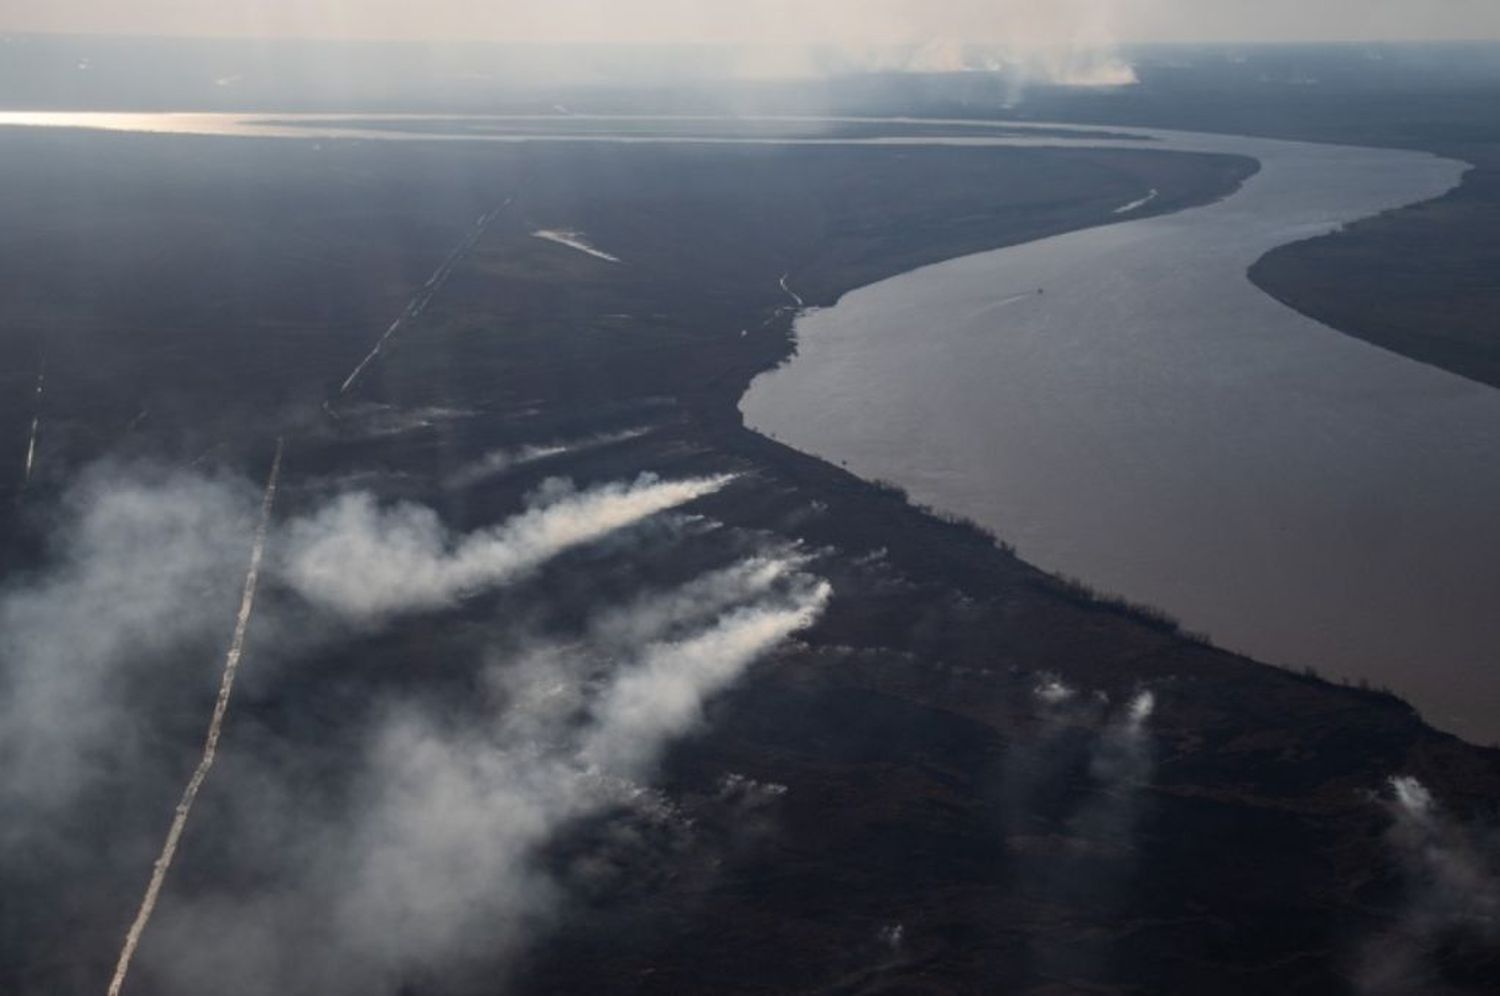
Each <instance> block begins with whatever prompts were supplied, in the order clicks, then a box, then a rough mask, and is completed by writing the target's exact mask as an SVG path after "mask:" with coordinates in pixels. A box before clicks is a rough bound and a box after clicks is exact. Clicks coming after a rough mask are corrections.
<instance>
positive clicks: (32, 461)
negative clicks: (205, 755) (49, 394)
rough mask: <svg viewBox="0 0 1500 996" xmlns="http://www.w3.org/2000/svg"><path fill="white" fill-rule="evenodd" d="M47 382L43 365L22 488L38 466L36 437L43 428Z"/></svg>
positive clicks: (29, 481)
mask: <svg viewBox="0 0 1500 996" xmlns="http://www.w3.org/2000/svg"><path fill="white" fill-rule="evenodd" d="M46 383H47V369H46V367H43V368H42V369H41V370H40V371H38V373H37V375H36V408H35V410H34V411H33V413H32V416H31V435H30V436H28V437H27V439H26V467H25V470H24V471H23V472H22V474H21V488H22V490H25V488H26V486H27V485H28V484H30V483H31V472H32V468H33V467H35V466H36V437H37V434H38V433H40V432H41V430H42V389H43V387H44V386H45V385H46Z"/></svg>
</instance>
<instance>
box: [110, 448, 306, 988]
mask: <svg viewBox="0 0 1500 996" xmlns="http://www.w3.org/2000/svg"><path fill="white" fill-rule="evenodd" d="M282 449H283V441H282V440H279V439H278V440H277V441H276V456H275V458H274V459H273V460H272V461H271V474H270V477H269V478H268V479H267V480H266V492H265V497H264V498H263V499H262V500H261V506H260V522H259V524H258V525H257V526H256V529H255V543H254V545H253V547H252V548H251V551H250V567H249V570H247V571H246V572H245V588H244V593H243V594H242V595H241V596H240V611H239V615H238V616H236V618H235V623H234V637H233V638H232V639H231V640H230V642H229V652H228V653H227V654H225V655H224V672H223V676H222V677H221V678H220V679H219V697H218V699H217V700H216V701H215V702H214V712H213V718H212V719H211V720H210V721H209V724H208V735H207V737H206V738H205V739H204V741H203V756H202V757H201V758H199V760H198V767H197V768H196V769H194V771H193V776H192V778H190V779H188V783H187V787H186V788H184V789H183V791H182V799H181V800H180V801H179V802H178V803H177V810H176V812H175V814H174V815H173V817H172V826H171V828H170V829H169V830H168V831H167V839H166V841H165V842H164V843H163V844H162V848H161V855H160V856H159V857H158V858H157V859H156V864H155V865H154V866H153V867H152V869H151V881H150V882H149V883H148V884H147V886H146V894H145V896H143V897H142V898H141V908H140V910H139V911H138V912H137V913H136V915H135V920H134V922H132V923H131V925H130V930H129V931H128V932H127V933H126V935H125V943H124V945H123V946H122V947H121V949H120V959H119V961H118V962H117V963H116V964H115V974H114V977H113V978H112V979H111V980H110V983H109V996H120V991H121V990H122V989H123V988H124V986H125V976H126V974H127V973H128V972H129V971H130V962H131V959H132V958H133V957H134V956H135V950H136V948H137V947H138V946H139V945H140V943H141V934H142V933H144V932H145V930H146V925H147V924H149V923H150V922H151V914H152V913H153V912H154V911H155V910H156V900H157V898H158V897H159V896H160V895H161V887H162V883H163V882H165V881H166V878H167V872H168V871H169V870H170V869H171V867H172V858H173V857H174V856H175V855H176V854H177V845H178V843H179V842H180V841H181V840H182V833H183V830H185V829H186V828H187V821H188V814H189V813H191V812H192V809H193V802H194V800H196V799H197V798H198V791H199V789H201V788H202V787H203V782H204V780H205V779H207V778H208V772H209V769H210V768H212V767H213V764H214V756H215V755H216V754H217V753H218V748H219V734H220V732H221V731H222V730H223V727H224V716H225V714H226V713H228V711H229V696H230V693H231V692H233V691H234V679H235V675H236V673H237V672H238V671H239V666H240V657H241V656H242V655H243V654H244V651H245V634H246V632H247V631H248V630H249V628H250V613H251V610H252V609H254V607H255V589H256V586H257V584H258V583H259V581H260V565H261V561H262V560H263V559H264V557H265V552H266V535H267V533H269V532H270V528H271V509H272V507H273V506H274V505H275V503H276V482H277V480H278V479H279V478H280V477H281V454H282Z"/></svg>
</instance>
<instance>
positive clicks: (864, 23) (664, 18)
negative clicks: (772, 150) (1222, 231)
mask: <svg viewBox="0 0 1500 996" xmlns="http://www.w3.org/2000/svg"><path fill="white" fill-rule="evenodd" d="M0 31H4V32H59V33H76V34H145V35H186V36H228V37H253V38H266V37H272V38H334V39H356V38H359V39H407V40H413V41H438V40H448V39H472V40H495V41H549V42H625V43H640V42H648V43H649V42H665V43H682V42H710V43H747V42H748V43H792V44H800V43H833V44H849V45H884V44H923V43H928V42H931V41H934V40H964V41H973V42H994V43H1012V44H1014V43H1031V44H1044V43H1057V44H1068V45H1078V44H1101V45H1110V44H1118V43H1131V42H1151V41H1168V42H1171V41H1179V42H1180V41H1225V42H1253V41H1346V40H1347V41H1371V40H1396V41H1399V40H1421V39H1500V0H734V2H729V0H421V2H415V3H414V2H412V0H131V2H130V3H122V2H120V0H48V2H46V3H34V2H26V0H0Z"/></svg>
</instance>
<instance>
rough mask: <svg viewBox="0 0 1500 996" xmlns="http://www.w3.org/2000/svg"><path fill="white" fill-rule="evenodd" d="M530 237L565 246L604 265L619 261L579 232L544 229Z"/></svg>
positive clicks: (618, 258)
mask: <svg viewBox="0 0 1500 996" xmlns="http://www.w3.org/2000/svg"><path fill="white" fill-rule="evenodd" d="M531 237H532V238H534V239H543V240H545V241H547V242H555V243H557V244H558V245H560V246H567V247H568V248H569V249H575V250H577V251H578V252H581V253H583V254H585V255H587V256H592V257H594V258H595V259H602V260H604V261H605V262H606V263H618V262H620V261H621V260H620V257H618V256H611V255H610V254H609V253H607V252H605V251H604V250H603V249H599V248H596V247H595V246H594V244H593V243H591V242H590V241H589V240H588V239H586V238H584V237H583V233H581V232H570V231H563V230H561V229H552V228H544V229H541V230H540V231H536V232H532V233H531Z"/></svg>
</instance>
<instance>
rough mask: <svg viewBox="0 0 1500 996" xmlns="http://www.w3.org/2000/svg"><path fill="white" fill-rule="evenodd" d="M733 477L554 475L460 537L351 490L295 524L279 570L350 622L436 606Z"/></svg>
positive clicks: (431, 517)
mask: <svg viewBox="0 0 1500 996" xmlns="http://www.w3.org/2000/svg"><path fill="white" fill-rule="evenodd" d="M730 480H731V478H729V477H725V476H719V477H706V478H697V479H693V480H684V481H662V480H659V479H657V478H655V477H653V476H651V475H642V476H641V477H640V478H639V479H638V480H637V481H636V482H635V483H633V484H610V485H605V486H602V487H599V488H595V489H593V490H590V491H585V492H574V491H573V490H572V488H571V485H568V484H567V483H566V482H562V481H552V482H549V483H548V484H547V485H546V486H544V487H543V488H542V490H541V491H539V492H538V493H537V494H536V495H535V496H533V499H532V505H531V507H530V508H529V509H528V510H527V511H526V512H523V513H522V514H520V515H518V516H516V517H515V518H513V519H511V520H509V521H507V522H505V523H502V524H501V525H499V526H496V527H494V528H491V529H486V530H481V531H479V532H476V533H473V534H472V535H469V536H466V537H461V538H460V537H455V536H454V535H452V534H451V533H450V532H449V530H448V529H447V528H446V527H444V525H443V524H442V522H441V521H440V520H439V519H438V517H437V514H436V513H435V512H433V511H432V510H430V509H427V508H424V507H421V506H418V505H411V504H402V505H397V506H395V507H393V508H387V509H382V508H381V507H380V506H379V505H378V504H377V503H376V501H375V499H374V497H373V496H371V495H369V494H355V495H347V496H345V497H343V498H341V499H339V500H337V501H336V502H334V503H333V504H332V505H331V506H330V507H328V508H327V509H324V510H323V511H321V512H319V513H317V514H315V515H313V516H311V517H308V518H305V519H302V520H299V521H297V522H295V523H293V524H292V525H291V527H290V528H289V530H288V533H287V542H286V545H285V561H284V571H285V573H286V577H287V579H288V581H289V582H290V584H291V585H292V586H293V587H294V588H295V589H296V590H297V591H298V592H299V593H300V594H301V595H302V596H303V597H305V598H307V599H308V600H309V601H311V602H312V603H314V604H316V605H318V606H321V607H323V608H325V609H327V610H330V611H332V612H335V613H338V614H341V615H343V616H345V617H347V618H349V619H351V620H355V621H366V622H368V621H371V620H374V619H377V618H379V617H382V616H386V615H391V614H394V613H398V612H410V611H417V610H433V609H439V608H443V607H445V606H448V605H451V604H453V603H454V602H456V601H457V600H458V599H460V598H462V597H463V596H465V595H468V594H472V593H474V592H477V591H479V590H481V589H483V588H486V587H489V586H491V585H495V584H498V583H501V582H504V581H507V580H509V579H512V578H515V577H517V576H518V575H520V574H523V573H524V572H526V571H529V570H531V569H533V568H535V567H537V566H538V565H540V564H541V563H543V562H544V561H546V560H548V559H549V558H551V557H554V556H556V555H557V554H559V553H561V552H563V551H565V550H567V549H570V548H572V547H576V546H580V545H582V544H585V543H589V542H592V541H594V540H597V539H600V538H602V537H604V536H606V535H608V534H609V533H611V532H614V531H615V530H618V529H622V528H624V527H626V526H629V525H632V524H634V523H636V522H639V521H641V520H642V519H645V518H647V517H648V516H651V515H655V514H656V513H658V512H664V511H666V510H668V509H671V508H675V507H677V506H679V505H683V504H686V503H688V502H690V501H693V500H695V499H697V498H702V497H703V496H705V495H709V494H712V493H714V492H715V491H718V490H720V489H721V488H723V487H724V486H725V485H726V484H728V483H729V481H730Z"/></svg>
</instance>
